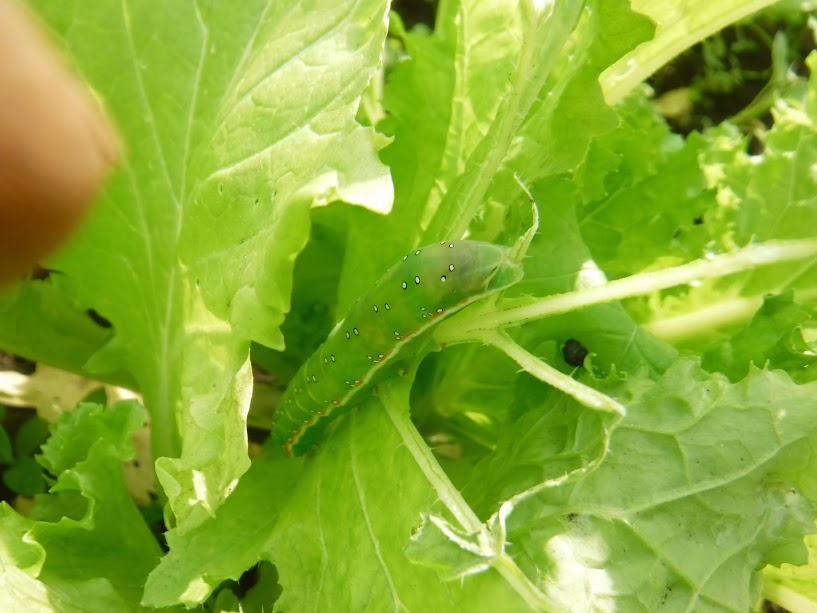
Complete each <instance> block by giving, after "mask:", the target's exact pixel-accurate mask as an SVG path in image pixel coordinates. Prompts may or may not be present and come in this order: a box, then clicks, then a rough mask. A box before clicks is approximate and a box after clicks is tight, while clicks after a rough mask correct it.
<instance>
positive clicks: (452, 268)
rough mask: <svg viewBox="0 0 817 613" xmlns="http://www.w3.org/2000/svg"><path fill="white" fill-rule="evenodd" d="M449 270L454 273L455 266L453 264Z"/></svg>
mask: <svg viewBox="0 0 817 613" xmlns="http://www.w3.org/2000/svg"><path fill="white" fill-rule="evenodd" d="M448 270H450V271H452V272H453V271H454V265H453V264H451V265H450V266H449V267H448Z"/></svg>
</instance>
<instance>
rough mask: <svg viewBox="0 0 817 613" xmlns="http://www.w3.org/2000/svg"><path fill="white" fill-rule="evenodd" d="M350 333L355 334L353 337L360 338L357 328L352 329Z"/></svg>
mask: <svg viewBox="0 0 817 613" xmlns="http://www.w3.org/2000/svg"><path fill="white" fill-rule="evenodd" d="M352 331H353V332H354V333H355V336H360V334H359V333H358V331H357V328H352Z"/></svg>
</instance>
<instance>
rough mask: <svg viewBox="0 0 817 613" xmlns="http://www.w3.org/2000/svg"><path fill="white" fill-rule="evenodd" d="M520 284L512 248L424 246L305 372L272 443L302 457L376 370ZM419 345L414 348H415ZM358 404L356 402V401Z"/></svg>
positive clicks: (360, 304)
mask: <svg viewBox="0 0 817 613" xmlns="http://www.w3.org/2000/svg"><path fill="white" fill-rule="evenodd" d="M521 278H522V266H521V264H519V263H517V262H516V261H514V259H513V249H512V248H510V247H502V246H499V245H494V244H491V243H484V242H478V241H467V240H465V241H444V242H441V243H436V244H434V245H429V246H427V247H421V248H420V249H417V250H416V251H414V252H412V253H410V254H409V255H407V256H405V257H404V258H403V259H402V260H401V261H400V262H398V263H397V264H395V265H394V266H392V267H391V268H390V269H389V270H388V271H387V272H386V274H385V275H384V276H383V277H381V279H380V280H379V281H378V282H377V283H376V284H375V285H374V287H372V289H370V290H369V291H368V292H366V294H364V295H363V296H362V297H361V298H360V299H358V301H357V302H356V303H355V304H354V305H353V306H352V308H351V309H350V310H349V312H348V313H347V314H346V316H345V317H344V318H343V319H341V320H340V322H338V324H337V325H336V326H335V327H334V328H333V330H332V332H330V334H329V337H328V338H327V339H326V342H325V343H324V344H323V345H321V346H320V347H319V348H318V349H317V350H316V351H315V353H313V354H312V355H311V356H310V357H309V359H308V360H307V361H306V362H305V363H304V364H303V366H301V368H300V370H299V371H298V372H297V374H296V375H295V377H294V378H293V379H292V381H291V382H290V384H289V387H288V388H287V390H286V392H285V394H284V395H283V397H282V398H281V402H280V404H279V406H278V408H277V409H276V412H275V416H274V417H273V426H272V430H273V435H274V436H275V440H276V441H277V442H278V443H280V444H281V445H283V446H284V449H285V450H286V451H287V453H289V454H290V455H292V454H297V455H299V454H302V453H304V452H305V451H306V450H307V449H308V448H309V447H310V446H311V445H312V444H313V443H314V442H315V441H316V440H317V439H318V438H319V437H320V435H321V433H322V432H323V430H324V429H325V428H326V426H327V425H328V424H329V423H330V422H331V421H332V420H333V419H334V418H336V417H338V416H339V415H341V414H343V413H344V412H346V411H347V410H348V409H350V408H351V407H352V406H355V404H358V403H359V401H361V400H362V394H360V392H362V391H363V390H366V389H367V388H368V387H370V386H371V384H372V380H373V377H374V376H375V375H376V374H377V372H378V371H380V370H381V369H383V368H384V367H385V366H387V365H388V364H390V363H393V362H394V361H395V359H396V358H397V356H398V354H400V357H401V358H406V357H411V355H412V354H411V353H410V352H407V351H403V352H402V354H401V353H400V352H401V349H403V347H404V346H405V345H406V344H408V343H409V341H410V340H411V339H414V338H416V337H417V336H418V335H421V334H423V333H424V332H425V331H426V330H428V329H429V328H431V327H432V326H433V325H434V324H435V323H437V322H438V321H440V320H441V319H444V318H445V317H448V316H449V315H452V314H453V313H456V312H457V311H458V310H460V309H462V308H463V307H464V306H466V305H468V304H470V303H472V302H474V301H476V300H479V299H480V298H483V297H485V296H488V295H489V294H492V293H494V292H498V291H500V290H502V289H504V288H506V287H509V286H511V285H513V284H514V283H516V282H517V281H519V280H520V279H521ZM415 346H416V345H415ZM356 401H357V402H356Z"/></svg>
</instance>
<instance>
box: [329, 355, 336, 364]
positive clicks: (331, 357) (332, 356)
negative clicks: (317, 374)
mask: <svg viewBox="0 0 817 613" xmlns="http://www.w3.org/2000/svg"><path fill="white" fill-rule="evenodd" d="M329 359H330V360H332V361H333V362H334V361H335V354H334V353H333V354H332V355H330V356H329Z"/></svg>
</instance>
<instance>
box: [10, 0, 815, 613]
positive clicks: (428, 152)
mask: <svg viewBox="0 0 817 613" xmlns="http://www.w3.org/2000/svg"><path fill="white" fill-rule="evenodd" d="M34 4H35V7H36V9H37V11H38V13H39V14H40V15H41V16H42V19H43V20H44V22H45V23H46V24H47V26H48V28H49V29H50V30H51V32H52V33H53V35H54V36H55V38H56V39H57V40H58V41H60V42H61V43H62V45H63V46H64V48H65V49H66V52H67V55H68V57H69V58H71V59H72V61H73V62H74V63H75V65H76V67H77V68H78V70H80V71H81V72H82V74H83V75H84V76H85V77H86V78H87V79H88V81H89V83H90V84H91V85H92V86H93V87H94V88H95V89H96V90H97V91H98V93H99V96H100V98H101V100H103V101H104V103H105V104H106V105H107V106H108V107H109V108H110V110H111V111H112V113H113V115H114V117H115V118H116V121H117V123H118V125H119V127H120V129H121V132H122V135H123V139H124V141H125V142H126V143H127V149H128V157H127V161H126V162H125V163H124V165H123V166H122V167H121V168H120V169H119V171H118V172H117V173H116V174H115V175H114V176H113V178H112V180H111V181H110V183H109V185H108V187H107V190H106V191H105V193H104V195H103V196H102V198H101V199H100V202H99V203H98V204H97V207H96V210H95V212H94V214H93V215H92V216H91V217H90V219H89V220H88V222H87V223H86V224H85V225H84V226H83V228H82V229H81V231H80V232H79V234H78V235H77V236H76V237H75V239H74V240H73V242H72V243H71V244H70V245H69V246H68V247H67V248H66V249H64V250H63V251H62V252H61V253H60V254H58V256H56V257H55V258H54V260H53V261H52V262H48V263H47V264H48V268H49V269H50V270H53V271H55V273H53V274H51V275H50V276H48V277H47V278H46V279H40V280H31V281H28V282H25V283H23V284H20V285H19V286H17V287H15V288H12V289H11V290H9V291H7V292H6V294H5V295H4V297H3V299H2V302H0V346H2V347H3V348H4V349H6V350H8V351H12V352H15V353H18V354H21V355H24V356H26V357H27V358H30V359H34V360H37V361H39V362H44V363H48V364H52V365H55V366H59V367H61V368H64V369H66V370H70V371H73V372H77V373H82V374H85V375H87V376H89V377H92V378H96V379H99V380H102V381H105V382H107V383H113V384H119V385H124V386H127V387H132V388H134V389H136V390H138V391H139V393H140V394H141V396H142V398H143V405H144V410H143V409H142V407H141V406H140V404H139V403H137V402H136V401H133V400H129V401H120V402H116V403H113V404H111V405H110V406H107V407H105V406H102V405H100V404H95V403H83V404H80V405H79V406H78V407H77V408H76V410H75V411H73V412H71V413H68V414H65V415H63V416H61V417H60V419H59V420H57V421H56V422H55V423H54V424H53V425H52V426H51V435H50V438H49V439H48V441H47V442H46V443H45V444H44V446H43V448H42V451H41V454H40V456H39V463H40V465H41V466H42V467H43V468H44V469H45V471H46V474H47V475H49V477H50V478H51V482H50V484H49V485H50V489H49V490H48V492H47V493H44V494H41V495H39V496H37V498H36V504H35V506H34V508H33V510H32V511H30V512H29V513H27V514H24V513H22V512H19V511H18V510H15V509H14V508H12V507H11V506H9V505H7V504H5V503H4V504H3V505H2V506H0V538H1V539H2V543H3V547H2V550H3V557H2V560H3V570H2V571H1V572H0V576H1V577H2V581H3V584H4V586H5V587H4V589H3V590H0V608H2V609H3V610H29V611H40V610H59V611H74V610H88V611H97V610H99V611H131V610H133V611H139V610H152V609H160V608H169V609H171V608H177V609H180V608H182V607H188V608H197V609H199V610H217V611H234V610H239V608H240V610H243V611H250V610H252V611H262V610H265V611H269V610H271V609H272V608H273V607H274V608H275V609H276V610H282V611H304V610H320V611H324V610H327V611H365V610H370V611H381V610H401V609H405V610H414V611H417V610H421V611H439V610H461V611H526V610H554V611H561V610H576V611H584V610H588V611H590V610H613V609H615V610H622V611H642V610H643V611H653V610H657V609H659V608H662V610H695V611H710V610H711V611H715V610H724V611H740V610H743V611H745V610H750V609H753V608H756V607H758V606H759V604H760V602H761V600H762V598H763V595H764V594H766V595H767V596H768V597H770V598H774V599H775V600H776V601H777V602H780V603H781V604H789V605H790V604H791V603H793V602H795V599H801V600H800V601H799V602H803V601H805V600H804V599H807V598H809V594H810V593H813V592H814V589H813V587H811V588H809V587H807V586H808V583H807V582H805V583H804V581H803V577H804V576H807V570H808V568H809V567H807V566H804V567H803V568H795V567H796V566H797V565H805V564H806V563H807V549H806V546H805V545H804V537H805V536H806V535H808V534H810V533H812V532H814V524H813V521H814V518H815V516H817V489H815V482H814V479H813V475H814V474H816V473H815V469H817V456H815V453H814V449H815V448H817V446H815V443H816V442H817V419H815V418H814V416H815V414H817V394H816V393H815V392H817V388H815V385H817V383H815V382H814V379H815V376H814V374H815V372H817V371H815V368H814V366H813V365H814V346H815V337H816V335H815V325H814V324H815V304H817V292H815V289H814V288H815V287H817V283H816V282H817V179H816V178H815V177H817V175H815V173H814V172H813V168H815V161H816V160H815V159H814V158H815V156H817V153H816V152H817V102H815V100H817V82H815V80H814V79H806V78H804V77H801V78H798V79H793V80H794V81H796V82H794V83H789V84H788V86H787V87H786V88H785V92H783V91H780V92H778V93H777V95H776V98H775V101H774V105H773V107H772V109H773V116H774V124H773V125H772V126H771V127H770V128H769V129H767V130H766V131H765V132H763V134H762V135H761V137H762V145H763V151H762V153H760V154H750V153H749V152H748V150H747V144H748V142H749V137H748V136H747V135H746V134H744V133H743V132H741V131H740V130H738V129H737V128H735V127H734V126H732V125H731V124H728V123H726V124H722V125H719V126H717V127H714V128H712V129H709V130H706V131H704V132H701V133H692V134H690V135H689V136H687V137H682V136H681V135H678V134H675V133H673V132H672V131H671V130H670V129H669V128H668V126H667V124H666V123H665V121H664V120H663V119H662V118H661V117H660V116H659V115H658V114H657V112H656V111H655V109H654V107H653V105H652V104H651V103H650V100H649V92H648V91H647V89H646V88H644V87H642V86H641V85H640V83H641V82H642V81H643V80H644V79H645V78H646V77H647V76H649V74H650V73H651V72H652V71H653V70H655V69H657V68H659V67H660V66H661V65H663V64H664V63H666V62H667V61H669V60H671V59H672V58H673V57H674V56H675V55H677V54H678V53H679V52H680V51H682V50H683V49H685V48H687V47H689V46H690V45H692V44H693V43H695V42H697V41H699V40H701V39H703V38H704V37H706V36H707V35H709V34H711V33H712V32H713V31H714V30H716V29H717V28H720V27H723V26H725V25H728V24H729V23H733V22H734V21H736V20H738V19H741V18H743V17H745V16H747V15H749V14H751V13H752V12H753V11H755V10H758V9H760V8H762V6H764V5H766V4H770V2H757V1H755V2H749V1H740V0H730V1H729V2H717V3H716V2H703V1H700V0H689V1H687V2H682V3H678V2H650V3H646V2H635V1H634V2H633V3H632V4H633V7H632V8H631V7H630V6H629V4H628V3H627V2H625V1H624V0H615V1H609V0H604V1H601V0H599V1H588V2H585V3H582V2H574V1H561V0H553V1H539V0H526V1H524V2H520V3H517V2H498V1H497V2H487V1H485V0H463V1H461V2H442V3H441V4H440V6H439V9H438V14H437V20H436V25H435V28H434V30H433V31H429V30H428V29H426V28H416V29H412V30H411V31H407V30H406V29H405V27H404V26H403V25H402V23H401V20H400V17H399V15H397V14H396V13H391V14H389V12H388V9H389V6H388V3H387V2H382V1H378V0H361V1H359V2H356V3H342V4H341V5H340V6H339V5H338V3H336V2H329V1H328V0H314V1H313V2H309V3H303V2H267V3H264V2H255V1H253V2H246V3H241V5H240V7H239V6H237V5H236V4H235V3H227V2H221V1H219V0H216V1H213V2H207V3H204V2H201V3H192V2H191V3H179V2H156V3H108V2H101V1H93V2H91V1H86V2H81V3H80V2H59V3H54V2H35V3H34ZM638 11H644V12H647V13H648V15H649V18H648V16H645V15H644V14H641V13H640V12H638ZM651 19H652V20H651ZM387 34H390V38H387ZM808 66H809V68H810V69H812V70H813V69H814V68H815V66H817V56H814V55H812V56H810V57H809V58H808ZM515 176H518V177H520V178H521V180H522V181H523V183H524V184H525V185H527V186H528V187H529V188H530V190H531V193H532V195H533V198H534V199H535V200H536V202H537V203H538V207H539V211H540V214H541V218H542V220H541V225H540V228H539V231H538V233H537V234H536V236H535V237H534V239H533V242H532V245H531V247H530V249H529V251H528V253H527V257H526V259H525V261H524V278H523V279H522V280H521V281H520V282H519V283H517V284H515V285H513V286H512V287H510V288H508V289H507V290H505V291H503V292H502V293H501V294H500V295H492V296H491V297H489V298H487V299H485V300H482V301H479V302H478V303H476V304H473V305H471V306H469V307H467V308H466V309H463V310H462V311H461V312H460V313H457V314H456V315H454V316H452V317H451V318H449V319H447V320H445V321H443V322H441V323H440V324H439V325H436V326H433V327H432V328H430V329H429V331H428V334H427V335H426V336H425V337H424V338H423V340H424V342H425V344H424V345H423V347H422V349H421V350H420V351H418V352H416V353H415V354H413V356H412V359H410V360H407V361H404V362H403V363H401V364H400V368H399V369H397V370H396V371H395V372H394V373H392V375H393V376H391V377H388V378H386V379H384V380H383V381H382V382H380V383H379V384H378V386H377V388H376V390H375V391H374V392H373V393H372V394H371V395H369V396H367V397H366V398H365V400H364V402H363V403H362V404H361V405H360V406H359V407H357V408H355V409H354V410H353V411H351V412H350V413H349V414H348V415H346V416H344V417H343V418H342V419H338V420H337V421H336V422H335V423H334V424H333V427H332V428H330V431H329V432H328V436H326V437H325V439H324V440H323V441H322V442H321V443H320V444H318V445H317V446H316V447H314V449H313V450H312V451H311V452H310V453H309V454H308V455H307V456H306V457H305V458H299V459H290V458H288V457H286V456H285V454H284V453H283V451H282V450H281V449H280V448H279V447H278V446H277V445H275V444H274V443H272V442H271V441H270V440H269V439H265V444H264V446H263V448H258V447H257V446H254V445H251V444H250V443H249V442H248V436H247V431H248V430H247V426H248V423H250V424H252V425H253V426H262V427H266V428H269V424H270V413H271V411H272V410H274V408H275V405H276V403H277V400H278V399H279V398H280V395H281V392H282V391H283V389H285V387H286V384H287V381H288V380H289V379H290V378H291V377H293V375H294V374H295V373H296V371H297V369H298V367H299V366H300V364H301V363H303V362H304V361H305V360H306V359H307V357H308V356H309V355H310V354H311V352H312V351H313V350H314V349H315V347H316V346H317V345H318V344H320V343H321V342H322V341H323V340H324V339H325V338H326V335H327V334H328V333H329V331H330V330H331V328H332V325H333V323H334V321H335V319H336V317H338V316H340V315H341V314H342V313H344V312H346V311H347V310H348V308H349V307H350V305H352V304H353V303H354V301H355V300H356V299H357V298H358V297H359V296H361V295H363V294H364V293H365V292H366V291H367V290H368V289H369V288H371V287H372V286H373V285H374V283H375V282H376V280H377V279H378V278H379V276H380V275H381V274H382V273H383V272H384V271H385V270H386V269H388V267H389V266H390V265H392V264H393V263H394V262H396V261H398V260H399V259H400V258H401V257H402V256H403V255H404V254H406V253H408V252H410V251H412V250H414V249H416V248H417V247H418V246H421V245H425V244H429V243H433V242H435V241H440V240H445V239H454V238H457V239H458V238H462V237H463V236H465V235H467V236H468V237H469V238H473V239H478V240H483V241H488V242H492V243H496V244H502V245H513V244H514V243H515V242H516V241H517V240H518V239H519V237H520V236H521V235H522V234H523V233H524V232H525V230H526V229H527V228H528V227H529V226H530V205H529V204H528V200H527V197H526V195H525V194H524V192H523V191H522V190H521V189H520V187H519V185H518V184H517V182H516V181H515ZM89 309H92V310H93V312H94V313H97V314H99V316H101V317H103V318H104V321H107V322H110V324H111V326H110V327H106V326H104V325H99V322H100V321H103V320H99V319H98V318H97V319H92V318H90V317H89V316H88V310H89ZM569 339H573V340H574V341H577V342H578V343H580V344H581V345H582V346H583V347H585V348H586V349H587V350H588V351H589V352H590V353H589V355H588V356H587V357H586V359H585V360H584V362H583V364H582V365H581V366H576V365H574V364H571V363H569V362H573V361H575V360H573V359H570V360H568V359H566V358H565V356H564V354H563V349H564V346H565V344H566V343H567V341H568V340H569ZM438 349H441V351H436V350H438ZM251 354H252V356H253V358H254V361H255V372H256V377H255V381H254V377H253V364H252V362H251V359H250V356H251ZM262 374H263V376H262ZM148 416H149V424H150V432H151V446H152V451H153V455H154V467H155V473H156V477H157V481H158V486H159V487H158V490H157V495H158V497H159V500H160V503H161V504H162V505H163V509H164V521H165V524H166V527H167V531H166V532H164V534H163V537H164V542H160V541H159V540H157V538H156V535H155V534H154V533H153V532H152V531H151V530H150V529H149V528H148V525H147V522H146V520H145V515H143V514H142V513H140V510H139V509H138V508H137V506H136V504H135V503H134V500H133V498H132V496H131V494H130V493H129V491H128V489H127V487H126V484H125V481H124V479H123V477H122V471H121V465H122V463H123V462H127V461H130V460H131V458H132V457H133V449H132V443H131V437H132V434H133V432H135V431H136V430H137V429H138V428H139V427H140V426H142V424H143V423H144V422H145V420H146V419H148ZM165 545H166V546H165ZM767 565H771V566H774V567H780V568H774V569H771V570H767V571H765V573H764V572H763V568H764V567H765V566H767ZM786 565H789V566H786ZM791 565H794V566H791ZM771 566H769V568H771ZM804 584H805V585H806V587H803V586H804Z"/></svg>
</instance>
